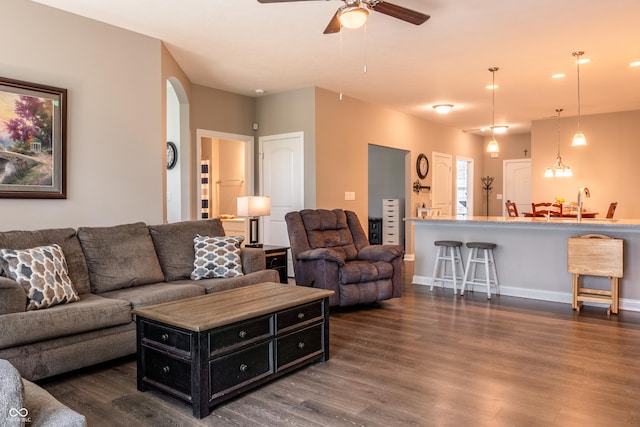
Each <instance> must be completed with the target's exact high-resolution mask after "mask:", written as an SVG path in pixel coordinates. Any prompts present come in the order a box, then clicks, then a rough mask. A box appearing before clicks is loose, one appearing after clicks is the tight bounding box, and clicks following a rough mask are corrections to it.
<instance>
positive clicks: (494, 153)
mask: <svg viewBox="0 0 640 427" xmlns="http://www.w3.org/2000/svg"><path fill="white" fill-rule="evenodd" d="M498 70H499V68H498V67H491V68H489V71H491V75H492V78H493V81H492V84H491V88H492V92H491V130H492V131H493V134H492V136H491V141H489V144H488V145H487V153H490V154H491V157H498V153H500V146H499V145H498V141H496V129H495V127H496V91H495V88H496V87H497V86H496V71H498Z"/></svg>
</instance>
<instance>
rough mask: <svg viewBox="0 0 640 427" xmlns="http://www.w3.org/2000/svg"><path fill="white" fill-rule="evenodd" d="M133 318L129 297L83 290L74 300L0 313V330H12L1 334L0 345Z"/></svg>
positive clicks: (74, 331) (1, 346)
mask: <svg viewBox="0 0 640 427" xmlns="http://www.w3.org/2000/svg"><path fill="white" fill-rule="evenodd" d="M132 319H133V318H132V315H131V304H129V302H128V301H122V300H117V299H110V298H104V297H101V296H99V295H94V294H82V295H80V301H78V302H75V303H73V304H67V305H57V306H55V307H51V308H48V309H46V310H35V311H27V312H23V313H11V314H5V315H2V316H0V330H1V331H11V333H2V334H0V349H3V348H8V347H13V346H17V345H21V344H29V343H33V342H38V341H43V340H50V339H54V338H57V337H63V336H67V335H73V334H78V333H81V332H87V331H94V330H98V329H102V328H106V327H109V326H116V325H121V324H125V323H129V322H131V321H132Z"/></svg>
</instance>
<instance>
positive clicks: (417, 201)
mask: <svg viewBox="0 0 640 427" xmlns="http://www.w3.org/2000/svg"><path fill="white" fill-rule="evenodd" d="M370 144H372V145H378V146H382V147H390V148H397V149H400V150H407V151H410V152H411V155H410V162H409V164H410V170H409V171H408V173H407V176H406V177H405V184H404V186H405V195H406V197H407V199H406V201H405V215H406V216H415V214H416V209H417V207H418V206H420V205H422V202H425V204H426V205H427V206H430V205H431V201H430V199H429V195H430V193H429V192H426V191H423V192H420V194H418V195H416V193H414V192H413V191H412V189H411V182H412V181H415V180H416V179H417V173H416V171H415V163H416V159H417V157H418V154H419V153H425V154H426V155H427V157H428V158H429V161H431V152H432V151H438V152H441V153H450V154H453V155H454V156H456V155H459V156H465V157H469V158H473V159H474V160H475V164H476V169H475V170H476V171H482V164H483V159H484V153H483V144H482V137H480V136H477V135H474V134H470V133H464V132H462V131H460V130H457V129H453V128H450V127H446V126H443V125H440V124H437V123H434V122H430V121H427V120H424V119H420V118H418V117H415V116H412V115H409V114H406V113H401V112H398V111H394V110H391V109H388V108H385V107H382V106H380V105H376V104H372V103H368V102H365V101H361V100H357V99H354V98H350V97H348V96H344V97H343V101H340V99H339V95H338V94H337V93H335V92H330V91H327V90H325V89H320V88H316V158H315V165H316V182H317V188H316V191H317V196H316V203H317V207H318V208H326V209H333V208H343V209H350V210H353V211H355V212H356V213H357V215H358V217H359V218H361V221H364V220H366V218H367V214H368V208H369V200H368V196H367V193H368V182H369V177H368V175H369V172H368V162H367V157H368V154H367V153H368V147H369V145H370ZM475 173H476V174H478V173H479V172H475ZM479 176H480V175H478V179H477V180H474V182H475V181H477V182H479ZM431 177H432V173H431V172H430V173H429V175H428V176H427V179H426V180H423V181H422V184H423V185H431ZM452 179H453V180H454V182H455V174H454V175H453V177H452ZM346 191H353V192H355V194H356V199H355V200H353V201H347V200H344V193H345V192H346ZM451 197H452V200H453V197H454V194H453V188H452V195H451ZM480 197H482V193H481V192H480V191H476V192H475V196H474V199H475V200H474V202H475V203H474V205H475V206H476V209H477V207H478V206H481V199H480ZM411 228H412V227H407V231H406V233H405V241H406V247H407V252H408V253H412V252H413V241H412V230H411Z"/></svg>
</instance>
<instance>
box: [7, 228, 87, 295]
mask: <svg viewBox="0 0 640 427" xmlns="http://www.w3.org/2000/svg"><path fill="white" fill-rule="evenodd" d="M54 243H57V244H58V245H60V247H61V248H62V252H63V253H64V256H65V258H66V259H67V267H68V268H69V277H70V278H71V282H72V283H73V285H74V286H75V288H76V291H78V293H79V294H86V293H89V292H90V288H89V270H88V269H87V263H86V262H85V259H84V254H83V253H82V248H81V247H80V242H79V241H78V238H77V237H76V230H74V229H73V228H53V229H44V230H35V231H19V230H17V231H5V232H1V233H0V248H6V249H28V248H35V247H36V246H46V245H51V244H54Z"/></svg>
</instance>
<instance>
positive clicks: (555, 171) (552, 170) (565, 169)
mask: <svg viewBox="0 0 640 427" xmlns="http://www.w3.org/2000/svg"><path fill="white" fill-rule="evenodd" d="M561 112H562V108H558V109H557V110H556V113H557V116H556V127H557V134H558V155H557V156H556V161H555V162H554V163H553V165H551V167H548V168H547V170H546V171H544V177H545V178H553V177H554V176H555V177H556V178H562V177H570V176H573V172H572V171H571V168H570V167H569V166H567V165H565V164H564V163H562V157H560V113H561Z"/></svg>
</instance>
